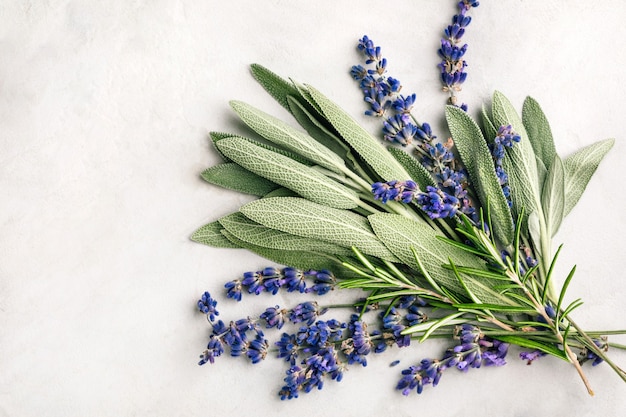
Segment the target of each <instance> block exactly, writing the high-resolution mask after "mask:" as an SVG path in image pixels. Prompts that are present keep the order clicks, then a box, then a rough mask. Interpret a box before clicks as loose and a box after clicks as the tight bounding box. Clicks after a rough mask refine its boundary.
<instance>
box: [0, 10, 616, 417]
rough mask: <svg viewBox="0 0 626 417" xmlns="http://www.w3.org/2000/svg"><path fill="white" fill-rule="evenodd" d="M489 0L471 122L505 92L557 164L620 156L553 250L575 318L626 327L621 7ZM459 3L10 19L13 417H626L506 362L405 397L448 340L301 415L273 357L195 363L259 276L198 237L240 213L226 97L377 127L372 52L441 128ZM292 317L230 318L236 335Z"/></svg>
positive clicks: (600, 389)
mask: <svg viewBox="0 0 626 417" xmlns="http://www.w3.org/2000/svg"><path fill="white" fill-rule="evenodd" d="M481 3H482V4H481V6H480V7H479V8H478V9H476V10H474V11H473V12H472V15H473V16H474V21H473V22H472V24H471V26H470V27H469V28H468V31H467V34H466V37H465V38H464V39H465V40H466V42H468V43H469V44H470V49H469V51H468V54H467V59H468V62H469V65H470V66H469V68H468V72H469V78H468V81H467V83H466V87H465V88H464V91H463V93H462V94H461V99H462V100H464V101H466V102H468V103H469V104H470V107H471V111H473V112H475V111H476V110H477V109H478V108H479V104H480V102H481V101H483V100H485V99H488V98H489V96H490V94H491V92H492V91H493V90H494V89H498V90H501V91H502V92H504V93H505V94H506V95H507V96H508V97H509V98H510V99H511V100H512V101H513V103H514V104H516V105H517V107H518V108H520V109H521V104H522V101H523V99H524V97H525V96H526V95H532V96H533V97H535V98H536V99H537V100H538V101H539V102H540V103H541V105H542V107H543V109H544V111H545V113H546V114H547V115H548V117H549V120H550V122H551V125H552V128H553V132H554V135H555V138H556V141H557V149H558V150H559V152H560V153H561V154H562V155H566V154H568V153H570V152H572V151H574V150H576V149H578V148H579V147H581V146H583V145H587V144H591V143H592V142H594V141H596V140H600V139H605V138H607V137H615V138H616V139H617V142H616V145H615V147H614V149H613V150H612V151H611V153H610V154H609V155H608V157H607V158H606V160H605V161H604V163H603V164H602V165H601V167H600V169H599V171H598V173H597V174H596V177H595V178H594V179H593V180H592V182H591V184H590V187H589V189H588V191H587V193H586V195H585V196H584V197H583V199H582V201H581V203H580V204H579V206H578V207H577V208H576V209H575V210H574V211H573V212H572V214H571V215H570V216H569V217H568V219H567V220H566V221H565V222H564V225H563V228H562V232H560V234H559V235H558V236H557V239H556V243H559V242H561V241H562V242H565V243H566V245H565V248H564V251H563V255H562V257H561V267H562V270H563V272H564V271H565V270H566V269H568V268H569V267H570V266H571V265H572V264H574V263H577V264H578V272H577V278H576V279H575V280H574V282H573V284H572V285H571V287H570V294H571V297H574V296H582V297H583V298H584V299H585V301H586V305H585V306H584V307H583V309H582V310H581V313H579V314H578V317H579V321H580V322H581V323H583V324H585V325H586V326H587V327H593V328H620V327H621V328H624V327H626V318H625V315H624V312H625V308H624V303H623V297H624V294H625V293H626V280H625V279H624V276H623V273H622V270H623V265H622V263H623V260H624V246H623V241H622V240H621V239H622V238H623V236H624V235H625V234H626V220H625V217H624V214H623V213H624V204H625V203H626V197H625V196H624V192H623V191H622V190H621V181H623V178H622V174H621V173H623V158H624V157H626V144H625V142H624V127H623V126H624V119H625V117H624V116H625V114H626V86H625V85H626V84H625V83H624V68H625V65H626V49H624V48H623V47H622V42H623V40H624V39H626V26H625V24H624V18H625V17H626V3H624V2H623V1H622V0H605V1H602V2H589V1H582V0H581V1H573V0H558V1H550V2H545V1H534V2H531V1H523V0H506V1H488V0H484V1H482V2H481ZM454 4H455V1H433V0H431V1H398V2H389V3H384V2H381V1H370V0H361V1H358V2H357V1H344V2H337V1H331V0H316V1H287V0H271V1H255V0H246V1H213V0H210V1H193V0H178V1H166V0H154V1H149V0H143V1H142V0H111V1H96V0H91V1H79V0H31V1H26V0H23V1H15V0H3V1H2V3H1V4H0V416H67V415H80V416H100V415H102V416H104V415H110V416H131V415H152V416H177V415H181V416H183V415H184V416H190V415H214V416H227V415H230V416H240V415H241V416H243V415H298V416H303V417H305V416H327V415H337V414H341V415H347V416H351V415H360V416H370V415H372V416H373V415H394V416H408V415H418V414H419V415H439V413H440V412H441V413H442V414H441V415H454V416H461V415H468V414H480V415H484V416H496V415H510V416H520V417H521V416H548V415H550V416H554V415H566V413H567V412H569V415H572V416H573V415H576V416H592V415H594V416H595V415H604V416H617V415H623V412H624V411H625V410H626V399H625V398H626V395H625V394H626V390H625V386H624V384H623V383H622V382H621V381H620V380H619V379H618V378H617V377H616V376H614V375H613V374H612V372H611V370H610V369H609V368H608V367H607V366H600V367H597V368H594V369H590V370H589V372H588V373H589V378H590V380H591V383H592V385H593V387H594V388H595V390H596V392H597V395H596V397H595V398H590V397H588V396H587V395H586V393H585V391H584V389H583V387H582V384H581V383H580V381H579V380H578V378H577V376H576V373H575V372H574V370H573V369H570V367H569V366H568V365H567V364H565V363H560V362H559V361H557V360H556V359H544V360H542V361H540V362H538V363H536V364H535V365H533V366H532V367H527V366H526V365H525V364H524V363H523V362H521V361H519V360H516V359H515V357H514V355H511V357H510V359H509V362H510V364H509V365H508V366H506V367H505V368H502V369H480V370H475V371H472V372H470V373H469V374H467V375H462V374H459V373H455V372H452V371H448V373H446V375H444V378H443V379H442V381H441V384H440V386H439V387H437V388H435V389H428V390H427V392H426V393H425V394H424V395H422V396H421V397H418V396H411V397H408V398H404V397H402V396H401V395H399V393H397V392H395V391H394V389H393V386H394V384H395V381H396V380H397V378H398V372H399V371H400V369H402V367H406V366H408V365H410V364H411V363H412V361H417V360H419V359H420V358H422V357H424V356H429V355H436V354H438V353H439V352H440V351H441V349H442V347H441V346H437V344H435V345H425V346H420V347H418V348H416V347H412V348H409V349H406V350H404V351H398V350H395V351H393V352H389V351H388V352H387V353H386V354H384V356H380V357H378V358H372V359H371V360H370V366H368V367H367V368H361V369H357V368H353V369H352V370H351V371H349V372H348V373H347V375H346V376H345V378H344V381H343V382H341V383H339V384H336V383H332V382H331V383H328V384H327V386H326V387H325V389H324V390H323V391H322V392H319V393H318V392H315V393H313V394H310V395H304V396H303V397H301V398H300V399H298V400H295V401H290V402H281V401H279V400H278V398H277V397H276V395H275V392H276V391H277V390H278V389H280V387H281V386H282V378H283V372H284V365H282V364H280V363H279V362H278V361H276V360H268V361H266V362H264V363H262V364H261V365H258V366H255V367H252V366H250V365H248V364H247V363H245V362H244V361H243V360H236V359H232V358H229V357H223V358H219V359H218V360H217V361H216V363H215V365H213V366H208V365H207V366H205V367H198V366H197V365H196V361H197V355H198V354H199V353H200V352H201V351H202V350H203V349H204V346H205V344H206V340H207V333H208V329H207V323H206V321H205V320H204V318H203V317H202V316H201V315H198V314H196V312H195V311H194V303H195V300H196V299H197V297H198V296H199V295H200V294H201V293H202V292H203V291H204V290H205V289H208V290H210V291H211V292H212V293H213V294H214V295H217V294H220V298H221V286H222V283H223V282H225V281H228V280H230V279H233V278H235V277H236V276H238V275H239V274H240V273H242V272H244V271H246V270H253V269H256V268H259V267H261V266H263V265H265V263H266V262H264V261H262V260H261V259H259V258H257V257H255V256H253V255H250V254H248V253H245V252H240V251H235V250H226V249H221V250H220V249H211V248H207V247H204V246H201V245H198V244H194V243H192V242H191V241H189V240H188V237H189V235H190V234H191V233H192V232H193V230H195V229H196V228H197V227H199V226H200V225H202V224H204V223H206V222H208V221H211V220H214V219H216V218H217V217H218V216H220V215H223V214H226V213H228V212H230V211H233V210H235V209H236V208H237V207H238V206H239V205H240V204H241V203H243V202H244V201H246V198H245V197H242V196H240V195H237V194H235V193H231V192H227V191H223V190H221V189H217V188H215V187H212V186H209V185H207V184H205V183H203V182H202V181H201V180H200V179H199V173H200V172H201V171H202V170H203V169H204V168H206V167H208V166H210V165H212V164H215V163H216V162H217V161H218V158H217V156H216V154H215V153H214V152H213V150H212V149H211V148H210V146H209V141H208V139H207V132H208V131H210V130H217V131H220V130H233V128H232V125H233V121H234V118H233V116H232V115H231V113H230V112H229V109H228V105H227V101H228V100H229V99H242V100H245V101H248V102H249V103H251V104H254V105H256V106H262V107H264V108H265V109H268V110H269V111H270V112H274V113H275V114H277V115H280V116H284V115H285V112H284V111H283V110H282V108H280V107H279V106H278V105H277V104H275V103H274V102H272V100H271V99H270V98H269V97H268V96H267V95H265V93H264V92H263V91H262V89H261V88H260V87H259V86H258V85H256V84H255V82H254V81H253V79H252V77H251V76H250V75H249V72H248V64H250V63H252V62H258V63H261V64H264V65H266V66H268V67H270V68H271V69H273V70H274V71H276V72H278V73H279V74H281V75H284V76H291V77H294V78H295V79H297V80H299V81H303V82H308V83H310V84H313V85H315V86H316V87H317V88H318V89H320V90H321V91H323V92H325V93H326V94H327V95H329V96H330V97H332V98H333V99H334V100H336V101H337V102H339V103H340V104H341V105H342V106H344V107H345V108H346V109H348V110H349V111H350V112H351V113H352V114H353V115H354V116H355V117H357V118H358V119H359V120H363V122H364V123H367V126H369V127H370V128H371V129H372V130H374V129H375V128H376V125H375V124H372V123H368V122H367V121H365V119H364V118H363V117H361V116H360V114H361V113H362V111H363V110H364V109H365V105H364V103H363V102H362V101H361V97H360V93H359V91H358V89H357V88H356V86H355V84H354V83H353V81H351V79H350V78H349V76H348V70H349V68H350V66H351V65H352V64H354V63H357V62H358V60H359V57H358V55H357V53H356V51H355V43H356V41H357V39H358V38H359V37H361V36H362V35H363V34H368V35H369V36H370V37H372V38H373V39H374V40H375V41H376V43H377V44H380V45H382V46H383V53H384V55H385V56H386V57H387V58H388V60H389V69H390V74H391V75H393V76H395V77H396V78H399V79H400V80H401V81H402V82H403V84H404V88H405V90H404V91H406V92H408V91H409V90H411V91H416V92H417V93H418V97H419V104H418V105H417V107H416V115H417V117H418V118H419V119H420V120H424V121H430V122H431V124H433V125H434V126H435V127H436V128H437V130H438V131H441V130H442V127H441V121H442V107H443V103H444V100H445V96H444V94H442V93H441V92H440V91H439V88H438V82H437V69H436V67H435V65H436V64H437V62H438V58H437V55H436V48H437V46H438V42H439V41H438V39H439V37H440V33H441V31H442V29H443V27H445V25H447V24H448V22H449V19H450V18H451V16H452V14H454V12H455V8H454ZM234 129H235V130H237V131H240V127H235V128H234ZM562 276H563V274H561V277H562ZM333 297H335V298H336V297H337V296H336V295H333ZM228 301H230V300H228ZM282 301H283V300H282V299H279V300H274V299H267V298H262V299H261V300H255V301H254V302H253V303H246V304H241V305H238V306H234V305H233V303H228V302H226V301H224V302H223V303H221V304H220V306H221V308H220V310H221V311H222V316H221V317H223V318H225V319H231V318H235V317H236V316H237V315H241V316H243V315H246V314H249V313H250V314H251V313H254V312H255V310H254V308H256V306H261V305H263V306H266V305H273V304H275V303H277V302H278V303H280V302H282ZM256 311H257V312H258V309H257V310H256ZM622 340H623V339H622ZM514 353H515V352H514ZM612 353H613V357H614V359H615V360H616V361H617V362H618V363H621V364H622V365H626V354H624V353H622V352H618V351H613V352H612ZM395 358H401V359H402V363H401V366H399V367H397V368H389V367H388V364H389V363H390V362H391V361H392V360H393V359H395Z"/></svg>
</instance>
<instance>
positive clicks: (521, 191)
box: [492, 91, 552, 222]
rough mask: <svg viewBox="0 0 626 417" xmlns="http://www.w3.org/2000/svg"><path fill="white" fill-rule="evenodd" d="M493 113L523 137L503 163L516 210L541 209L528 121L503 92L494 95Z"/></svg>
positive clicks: (497, 122)
mask: <svg viewBox="0 0 626 417" xmlns="http://www.w3.org/2000/svg"><path fill="white" fill-rule="evenodd" d="M492 114H493V120H494V126H498V127H499V126H507V125H511V127H512V128H513V130H514V131H515V132H516V133H517V134H519V135H520V137H521V138H522V139H521V141H520V142H519V143H516V144H515V145H514V146H513V147H512V148H510V149H507V150H506V155H505V156H504V160H503V162H502V166H503V168H504V170H505V172H506V173H507V175H508V177H509V187H510V189H511V201H512V202H513V210H514V212H515V213H516V215H519V213H520V211H521V210H522V208H523V209H524V212H525V213H532V212H535V211H537V212H541V196H540V193H539V175H538V173H537V163H536V157H535V152H534V151H533V147H532V145H531V144H530V141H529V140H528V134H527V133H526V129H525V128H524V124H523V123H522V120H521V118H520V117H519V115H518V114H517V112H516V111H515V108H513V105H511V102H510V101H509V100H508V99H507V98H506V97H505V96H504V95H503V94H502V93H500V92H499V91H496V92H495V93H494V94H493V104H492ZM550 162H552V161H550ZM526 216H527V215H526ZM542 216H543V213H542ZM521 221H523V222H524V221H525V219H521Z"/></svg>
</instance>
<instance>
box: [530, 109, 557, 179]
mask: <svg viewBox="0 0 626 417" xmlns="http://www.w3.org/2000/svg"><path fill="white" fill-rule="evenodd" d="M522 123H523V124H524V127H525V128H526V132H527V133H528V140H530V144H531V145H532V147H533V150H534V151H535V155H537V158H539V160H540V161H541V162H543V164H544V165H545V167H546V169H547V170H548V171H549V170H550V166H551V164H552V161H554V158H555V157H556V156H557V154H556V148H555V146H554V138H553V137H552V130H551V129H550V124H549V123H548V119H547V118H546V115H545V114H544V113H543V110H541V107H540V106H539V103H537V101H536V100H535V99H533V98H532V97H526V100H524V106H523V107H522Z"/></svg>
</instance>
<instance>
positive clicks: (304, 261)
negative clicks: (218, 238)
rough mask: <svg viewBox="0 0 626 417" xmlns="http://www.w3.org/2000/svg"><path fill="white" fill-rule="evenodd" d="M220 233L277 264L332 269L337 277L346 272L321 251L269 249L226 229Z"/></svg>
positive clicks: (332, 257) (302, 267)
mask: <svg viewBox="0 0 626 417" xmlns="http://www.w3.org/2000/svg"><path fill="white" fill-rule="evenodd" d="M222 233H223V235H224V237H225V238H227V239H228V240H230V241H231V242H232V243H233V244H236V245H239V246H240V247H242V248H244V249H247V250H249V251H250V252H253V253H255V254H257V255H259V256H261V257H263V258H265V259H268V260H270V261H272V262H276V263H278V264H282V265H287V266H292V267H294V268H298V269H303V270H309V269H314V270H320V269H327V270H329V271H333V274H334V275H335V276H337V277H341V276H343V275H344V274H346V273H347V272H348V271H347V270H346V269H345V268H344V267H343V266H342V264H341V262H339V260H338V259H337V258H335V257H334V256H332V255H328V254H325V253H322V252H309V251H287V250H277V249H269V248H264V247H261V246H256V245H253V244H251V243H247V242H244V241H243V240H240V239H238V238H237V237H236V236H234V235H233V234H232V233H230V232H228V231H227V230H222Z"/></svg>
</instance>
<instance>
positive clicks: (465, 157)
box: [446, 106, 515, 246]
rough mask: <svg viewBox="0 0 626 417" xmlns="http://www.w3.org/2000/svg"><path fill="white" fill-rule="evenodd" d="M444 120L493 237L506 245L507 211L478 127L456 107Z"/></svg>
mask: <svg viewBox="0 0 626 417" xmlns="http://www.w3.org/2000/svg"><path fill="white" fill-rule="evenodd" d="M446 120H447V122H448V127H449V129H450V133H451V134H452V138H453V139H454V143H455V145H456V148H457V150H458V151H459V155H460V156H461V160H462V161H463V164H464V165H465V168H466V169H467V172H468V174H469V176H470V179H471V181H472V184H473V185H474V188H475V190H476V192H477V193H478V198H479V199H480V202H481V204H482V206H483V207H487V206H489V210H490V212H491V222H492V223H493V230H494V233H495V234H496V237H497V238H498V240H500V242H501V243H502V244H503V245H504V246H508V245H510V244H511V243H512V242H513V237H514V235H515V228H514V227H513V219H512V217H511V211H510V210H509V205H508V203H507V200H506V197H505V196H504V194H503V192H502V187H501V186H500V183H499V181H498V177H497V176H496V171H495V168H494V165H493V158H492V156H491V153H490V152H489V148H488V147H487V143H486V142H485V139H484V137H483V134H482V132H481V130H480V128H479V127H478V125H477V124H476V122H475V121H474V120H473V119H472V118H471V117H470V116H469V115H468V114H467V113H466V112H464V111H463V110H461V109H460V108H458V107H456V106H447V107H446Z"/></svg>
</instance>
